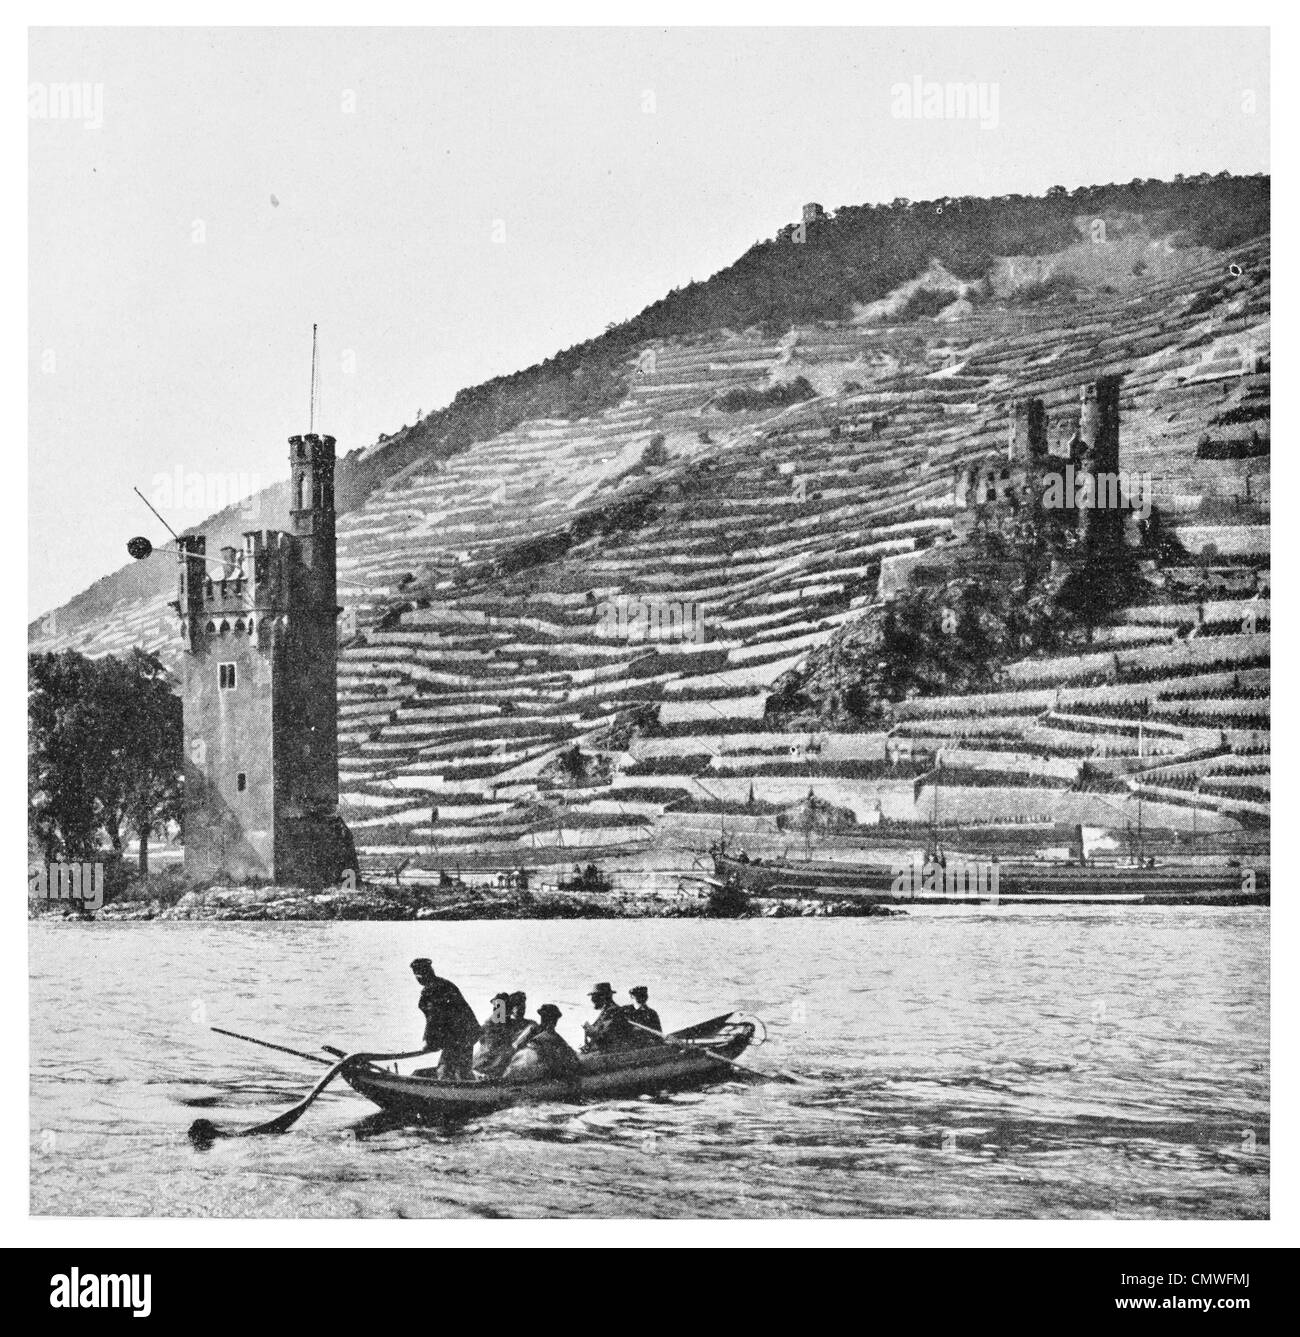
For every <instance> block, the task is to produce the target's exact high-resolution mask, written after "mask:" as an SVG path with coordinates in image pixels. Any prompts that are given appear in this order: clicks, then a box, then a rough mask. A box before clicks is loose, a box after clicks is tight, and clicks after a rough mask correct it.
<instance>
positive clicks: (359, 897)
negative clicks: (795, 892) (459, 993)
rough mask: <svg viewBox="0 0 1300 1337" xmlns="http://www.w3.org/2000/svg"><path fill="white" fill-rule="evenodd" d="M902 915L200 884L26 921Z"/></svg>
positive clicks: (792, 903) (810, 906) (608, 896)
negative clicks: (175, 893) (165, 894)
mask: <svg viewBox="0 0 1300 1337" xmlns="http://www.w3.org/2000/svg"><path fill="white" fill-rule="evenodd" d="M905 913H906V911H902V910H897V909H892V908H890V907H888V906H880V905H874V904H870V903H864V902H862V901H859V900H849V899H844V900H824V899H818V900H768V899H762V898H758V897H755V898H752V899H750V900H748V901H747V902H746V903H745V904H744V905H743V906H736V905H731V906H728V907H727V908H726V910H720V909H719V907H717V906H716V905H715V904H714V903H711V902H710V900H709V898H708V896H705V895H701V896H679V897H673V898H665V897H659V896H654V895H633V894H629V893H609V892H604V893H601V892H578V891H566V892H544V893H534V892H529V891H514V890H497V889H485V890H478V889H460V888H457V889H454V890H441V889H438V888H428V887H402V886H378V885H375V884H371V883H363V884H362V885H361V886H360V887H357V888H356V889H355V890H341V889H336V888H331V889H329V890H326V891H310V890H307V889H305V888H302V887H207V888H202V889H196V890H192V891H187V892H185V893H184V894H183V895H180V896H179V897H170V898H169V897H154V898H146V897H135V898H130V899H121V900H114V901H109V902H108V903H106V904H105V905H103V906H101V907H100V908H99V909H97V910H96V909H89V908H86V907H84V906H83V905H82V904H81V903H80V902H76V901H29V902H28V918H30V919H48V918H52V917H53V918H60V919H80V920H96V921H104V922H110V923H115V922H119V921H138V920H162V921H167V922H172V921H178V920H185V921H190V920H204V921H211V920H235V921H239V922H244V923H248V922H264V921H274V922H283V921H308V920H336V919H351V920H443V921H447V920H478V919H716V918H728V919H732V918H747V919H748V918H766V919H789V918H828V917H834V918H839V917H851V918H865V917H877V916H880V917H884V916H893V915H899V914H905Z"/></svg>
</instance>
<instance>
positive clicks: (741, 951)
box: [30, 906, 1269, 1219]
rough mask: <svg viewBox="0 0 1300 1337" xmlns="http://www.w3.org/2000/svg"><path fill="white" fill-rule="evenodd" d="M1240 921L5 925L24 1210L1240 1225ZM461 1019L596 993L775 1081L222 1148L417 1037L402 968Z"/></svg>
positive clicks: (1258, 1084) (1254, 1160)
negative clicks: (21, 1118)
mask: <svg viewBox="0 0 1300 1337" xmlns="http://www.w3.org/2000/svg"><path fill="white" fill-rule="evenodd" d="M1268 935H1269V912H1268V910H1266V909H1258V908H1172V909H1171V908H1142V907H1127V906H1126V907H1124V908H1122V909H1119V908H1113V907H1100V906H1099V907H1090V906H1085V907H1080V906H1071V907H1063V906H1062V907H1044V908H1042V909H1041V910H1040V909H1033V908H1028V907H1024V908H1018V909H1015V910H1011V911H1008V910H1001V909H988V910H979V909H975V908H964V907H952V908H948V907H936V908H933V909H920V910H915V911H913V912H912V913H911V914H909V915H908V916H906V917H900V918H894V919H874V918H873V919H793V920H741V921H717V920H713V921H709V920H649V921H629V920H613V921H608V920H606V921H588V922H572V921H547V922H528V921H514V922H493V923H442V924H431V923H343V922H332V923H303V924H290V923H285V924H238V923H209V924H204V923H167V924H164V923H122V924H111V923H99V924H94V923H89V924H83V923H72V922H57V923H56V922H49V921H38V922H34V923H33V924H32V925H31V931H30V954H31V973H32V986H31V989H32V992H31V999H32V1033H31V1046H32V1057H31V1073H32V1087H31V1091H32V1105H31V1128H32V1188H31V1204H32V1210H33V1212H35V1213H38V1214H55V1215H96V1216H143V1215H163V1216H285V1217H369V1216H389V1217H392V1216H405V1217H431V1216H472V1217H498V1216H499V1217H544V1216H592V1217H790V1218H799V1217H835V1216H864V1217H894V1216H897V1217H931V1218H937V1217H964V1216H970V1217H1004V1218H1017V1217H1021V1218H1023V1217H1070V1218H1091V1217H1117V1218H1254V1219H1258V1218H1262V1217H1266V1216H1267V1215H1268V1210H1269V1207H1268V1203H1269V1197H1268V1182H1269V1181H1268V1154H1269V1106H1268V1093H1269V1050H1268V1028H1269V1013H1268ZM416 956H429V957H431V958H432V959H433V961H434V964H435V966H436V967H437V969H438V971H439V973H441V974H444V975H447V976H448V977H450V978H451V979H453V980H455V981H456V982H457V983H458V984H459V985H460V987H461V989H462V990H463V992H464V993H465V995H466V997H467V998H468V999H469V1000H470V1002H471V1003H472V1004H473V1005H474V1006H475V1007H476V1008H477V1009H479V1010H480V1011H481V1012H482V1013H483V1014H486V1012H487V1010H488V1002H487V1000H488V999H489V998H490V996H491V995H492V994H494V993H495V992H497V990H498V989H518V988H524V989H526V990H527V991H528V994H529V1002H530V1011H533V1012H535V1010H536V1007H537V1005H538V1004H540V1003H542V1002H548V1001H554V1002H557V1003H559V1005H560V1006H561V1008H563V1010H564V1013H565V1016H564V1019H563V1021H562V1022H561V1023H560V1030H561V1032H562V1033H563V1034H566V1035H567V1036H568V1037H569V1038H570V1039H571V1040H572V1041H574V1042H575V1043H576V1042H577V1041H578V1039H579V1038H580V1036H581V1022H582V1020H584V1019H585V1018H586V1016H587V1015H588V1012H587V1010H586V1009H587V1007H588V1005H587V1003H586V1001H585V995H586V992H587V990H588V989H589V988H590V986H591V984H592V983H594V982H595V981H596V980H611V981H612V982H613V983H614V987H615V989H617V990H619V992H620V1001H622V1000H623V999H624V998H625V996H626V995H625V991H626V989H627V988H628V987H629V986H631V985H633V984H639V983H643V984H646V985H648V986H649V987H650V990H651V1002H652V1004H653V1005H654V1006H656V1007H657V1008H658V1009H659V1012H660V1014H661V1016H662V1017H663V1021H664V1023H665V1025H666V1026H668V1027H670V1028H671V1027H679V1026H683V1025H687V1024H689V1023H690V1022H692V1021H695V1020H699V1019H701V1018H703V1017H707V1016H710V1015H713V1014H715V1013H718V1012H721V1011H723V1010H725V1009H726V1008H727V1007H738V1008H744V1009H746V1010H748V1011H750V1012H752V1013H754V1014H756V1015H758V1016H760V1017H761V1018H763V1020H764V1021H765V1022H766V1023H767V1026H768V1029H769V1032H770V1039H769V1042H768V1044H767V1045H765V1046H764V1047H762V1048H759V1049H753V1050H751V1051H750V1052H749V1054H748V1055H747V1056H746V1061H747V1062H749V1063H751V1064H752V1065H753V1066H754V1067H756V1068H766V1069H781V1068H784V1069H788V1070H789V1071H791V1072H792V1073H794V1074H797V1075H799V1076H801V1077H803V1078H806V1079H808V1080H807V1081H805V1082H803V1083H801V1084H799V1085H789V1084H777V1083H765V1084H755V1083H746V1082H729V1083H726V1084H723V1085H720V1086H717V1087H714V1088H712V1089H710V1090H708V1091H705V1092H699V1093H688V1094H680V1095H675V1096H665V1097H660V1098H644V1099H641V1100H629V1101H619V1102H614V1103H607V1104H602V1105H593V1106H589V1107H582V1106H572V1105H546V1106H538V1107H533V1108H522V1109H516V1110H510V1111H506V1112H504V1113H501V1114H498V1115H494V1116H492V1117H490V1118H487V1119H484V1120H482V1121H481V1122H478V1123H475V1124H471V1125H470V1126H469V1127H467V1128H466V1129H464V1130H463V1131H461V1132H458V1133H455V1134H447V1133H440V1132H436V1131H433V1130H430V1129H421V1128H396V1129H393V1128H389V1129H386V1130H383V1129H375V1128H374V1127H373V1126H372V1125H373V1121H372V1120H370V1119H368V1118H367V1116H368V1115H369V1114H371V1113H372V1112H373V1111H372V1107H371V1106H370V1105H369V1104H368V1103H367V1102H366V1101H364V1100H363V1099H362V1098H361V1097H360V1096H358V1095H356V1094H354V1093H353V1092H352V1091H350V1090H349V1089H348V1088H346V1087H344V1086H342V1085H341V1084H340V1085H339V1086H338V1087H337V1089H336V1088H331V1090H330V1091H329V1092H327V1093H326V1095H325V1096H324V1097H322V1099H321V1100H320V1101H318V1102H317V1104H316V1105H315V1106H313V1107H312V1109H310V1110H309V1111H308V1112H307V1114H306V1115H305V1116H304V1117H303V1118H302V1119H301V1120H300V1121H299V1122H298V1123H297V1124H296V1125H295V1127H294V1128H293V1129H292V1131H291V1132H289V1133H287V1134H285V1135H283V1136H280V1137H259V1138H244V1139H234V1140H220V1141H217V1142H216V1143H215V1144H214V1145H212V1146H211V1147H210V1148H209V1149H207V1150H199V1149H196V1148H195V1147H193V1146H191V1144H190V1142H189V1141H188V1140H187V1138H186V1129H187V1128H188V1126H189V1124H190V1123H191V1122H192V1121H193V1120H194V1119H195V1118H196V1117H206V1118H210V1119H212V1120H213V1121H214V1122H216V1123H217V1124H219V1125H225V1126H238V1125H243V1126H248V1125H250V1124H252V1123H255V1122H257V1121H259V1120H260V1119H262V1118H264V1117H268V1116H269V1115H271V1114H274V1113H277V1112H279V1111H281V1110H283V1109H286V1108H288V1107H289V1106H290V1105H292V1104H294V1103H295V1102H296V1101H297V1100H298V1099H300V1098H301V1097H302V1096H303V1095H304V1094H305V1093H306V1092H307V1090H308V1089H309V1088H310V1087H311V1085H312V1084H313V1083H314V1082H315V1081H316V1080H317V1079H318V1078H319V1077H320V1075H321V1074H322V1073H323V1072H324V1068H322V1067H317V1066H315V1065H314V1064H311V1063H308V1062H306V1061H304V1060H302V1059H298V1058H293V1057H290V1056H288V1055H279V1054H274V1053H271V1052H269V1051H267V1050H264V1049H259V1048H255V1047H254V1046H251V1045H244V1044H240V1043H238V1042H236V1041H234V1040H229V1039H226V1038H225V1037H223V1036H220V1035H216V1034H213V1033H212V1032H211V1031H210V1030H208V1029H207V1027H208V1026H209V1025H219V1026H224V1027H228V1028H229V1029H231V1030H236V1031H243V1032H247V1033H252V1034H254V1035H258V1036H262V1037H265V1038H268V1039H272V1040H277V1041H279V1042H281V1043H284V1044H288V1045H291V1046H295V1047H298V1048H302V1049H305V1050H314V1049H316V1047H317V1046H319V1045H321V1044H334V1045H337V1046H339V1047H341V1048H345V1049H349V1050H353V1049H362V1048H365V1049H373V1050H393V1049H400V1048H414V1047H416V1046H417V1045H418V1042H419V1036H420V1032H421V1018H420V1016H419V1013H418V1012H417V1011H416V998H417V994H418V989H417V987H416V986H415V982H414V980H413V978H412V977H411V975H410V972H409V969H408V963H409V962H410V960H411V959H412V958H413V957H416Z"/></svg>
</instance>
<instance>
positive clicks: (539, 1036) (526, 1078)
mask: <svg viewBox="0 0 1300 1337" xmlns="http://www.w3.org/2000/svg"><path fill="white" fill-rule="evenodd" d="M563 1015H564V1014H563V1013H562V1012H561V1011H560V1009H559V1008H558V1007H556V1006H555V1004H554V1003H543V1004H542V1005H541V1007H539V1008H538V1009H537V1016H538V1020H537V1021H534V1022H530V1023H529V1026H528V1029H527V1030H526V1031H525V1032H524V1033H523V1034H522V1035H520V1037H519V1039H517V1040H516V1041H515V1044H514V1049H515V1054H514V1057H513V1058H512V1059H511V1060H510V1066H509V1067H508V1068H506V1070H505V1072H504V1073H503V1074H502V1078H501V1080H502V1081H504V1082H520V1083H522V1082H539V1081H543V1080H544V1079H545V1078H547V1077H575V1076H577V1074H578V1073H579V1072H581V1071H582V1060H581V1059H580V1058H579V1057H578V1056H577V1054H575V1053H574V1051H573V1047H572V1046H571V1045H570V1044H569V1042H568V1041H567V1040H566V1039H565V1038H564V1037H563V1036H562V1035H561V1034H560V1033H559V1032H558V1031H557V1030H556V1029H555V1026H556V1023H557V1022H558V1021H559V1020H560V1018H561V1017H562V1016H563Z"/></svg>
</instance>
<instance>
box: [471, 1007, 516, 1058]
mask: <svg viewBox="0 0 1300 1337" xmlns="http://www.w3.org/2000/svg"><path fill="white" fill-rule="evenodd" d="M515 1034H516V1032H515V1027H514V1025H513V1023H512V1022H511V1021H510V995H509V994H508V993H505V992H504V991H503V992H501V993H497V994H493V995H492V1015H491V1016H490V1017H489V1018H488V1019H487V1020H486V1021H485V1022H484V1023H483V1028H482V1030H481V1031H480V1032H479V1039H478V1049H477V1051H476V1052H475V1054H474V1075H475V1076H476V1077H499V1076H500V1075H501V1073H502V1072H503V1071H504V1070H505V1066H506V1064H507V1063H509V1062H510V1060H511V1058H513V1057H514V1052H515V1051H514V1039H515Z"/></svg>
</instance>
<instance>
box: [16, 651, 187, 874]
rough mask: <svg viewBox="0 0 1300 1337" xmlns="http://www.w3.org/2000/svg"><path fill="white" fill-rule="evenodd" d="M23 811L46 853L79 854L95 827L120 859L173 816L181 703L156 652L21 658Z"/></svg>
mask: <svg viewBox="0 0 1300 1337" xmlns="http://www.w3.org/2000/svg"><path fill="white" fill-rule="evenodd" d="M28 729H29V742H28V790H29V792H28V820H29V825H30V827H31V829H32V832H33V835H34V837H35V839H36V841H37V843H38V844H39V845H40V847H41V849H42V851H43V852H44V854H45V857H46V858H47V859H58V858H64V859H89V858H93V857H94V855H95V854H96V853H97V852H98V850H99V848H100V840H101V836H106V837H107V838H108V843H109V845H110V846H111V848H112V849H113V851H114V853H115V854H116V855H117V856H118V858H119V859H120V857H121V854H122V846H123V842H124V840H125V838H126V836H127V834H128V833H129V832H134V833H135V835H136V836H137V838H138V839H139V842H140V853H139V871H140V874H141V876H145V875H146V874H147V873H148V871H149V838H150V836H151V835H153V834H154V833H155V832H157V831H158V830H159V829H160V828H161V827H163V826H164V825H165V824H166V823H167V822H168V821H173V820H175V821H179V820H180V818H181V796H182V784H183V780H182V775H183V767H182V735H183V730H182V718H181V703H180V699H179V697H177V696H176V695H175V694H174V692H173V691H172V685H171V682H170V680H169V678H168V674H167V670H166V668H165V667H164V666H163V664H162V662H161V661H160V660H159V658H158V656H157V655H154V654H146V653H145V652H143V651H142V650H139V649H133V650H132V651H131V652H130V654H129V655H128V656H126V657H125V658H122V659H118V658H115V657H112V656H109V657H107V658H104V659H96V660H92V659H87V658H86V657H85V656H83V655H79V654H77V653H75V652H74V651H71V650H68V651H64V652H63V653H62V654H57V655H55V654H43V655H32V656H31V657H30V659H29V661H28Z"/></svg>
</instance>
